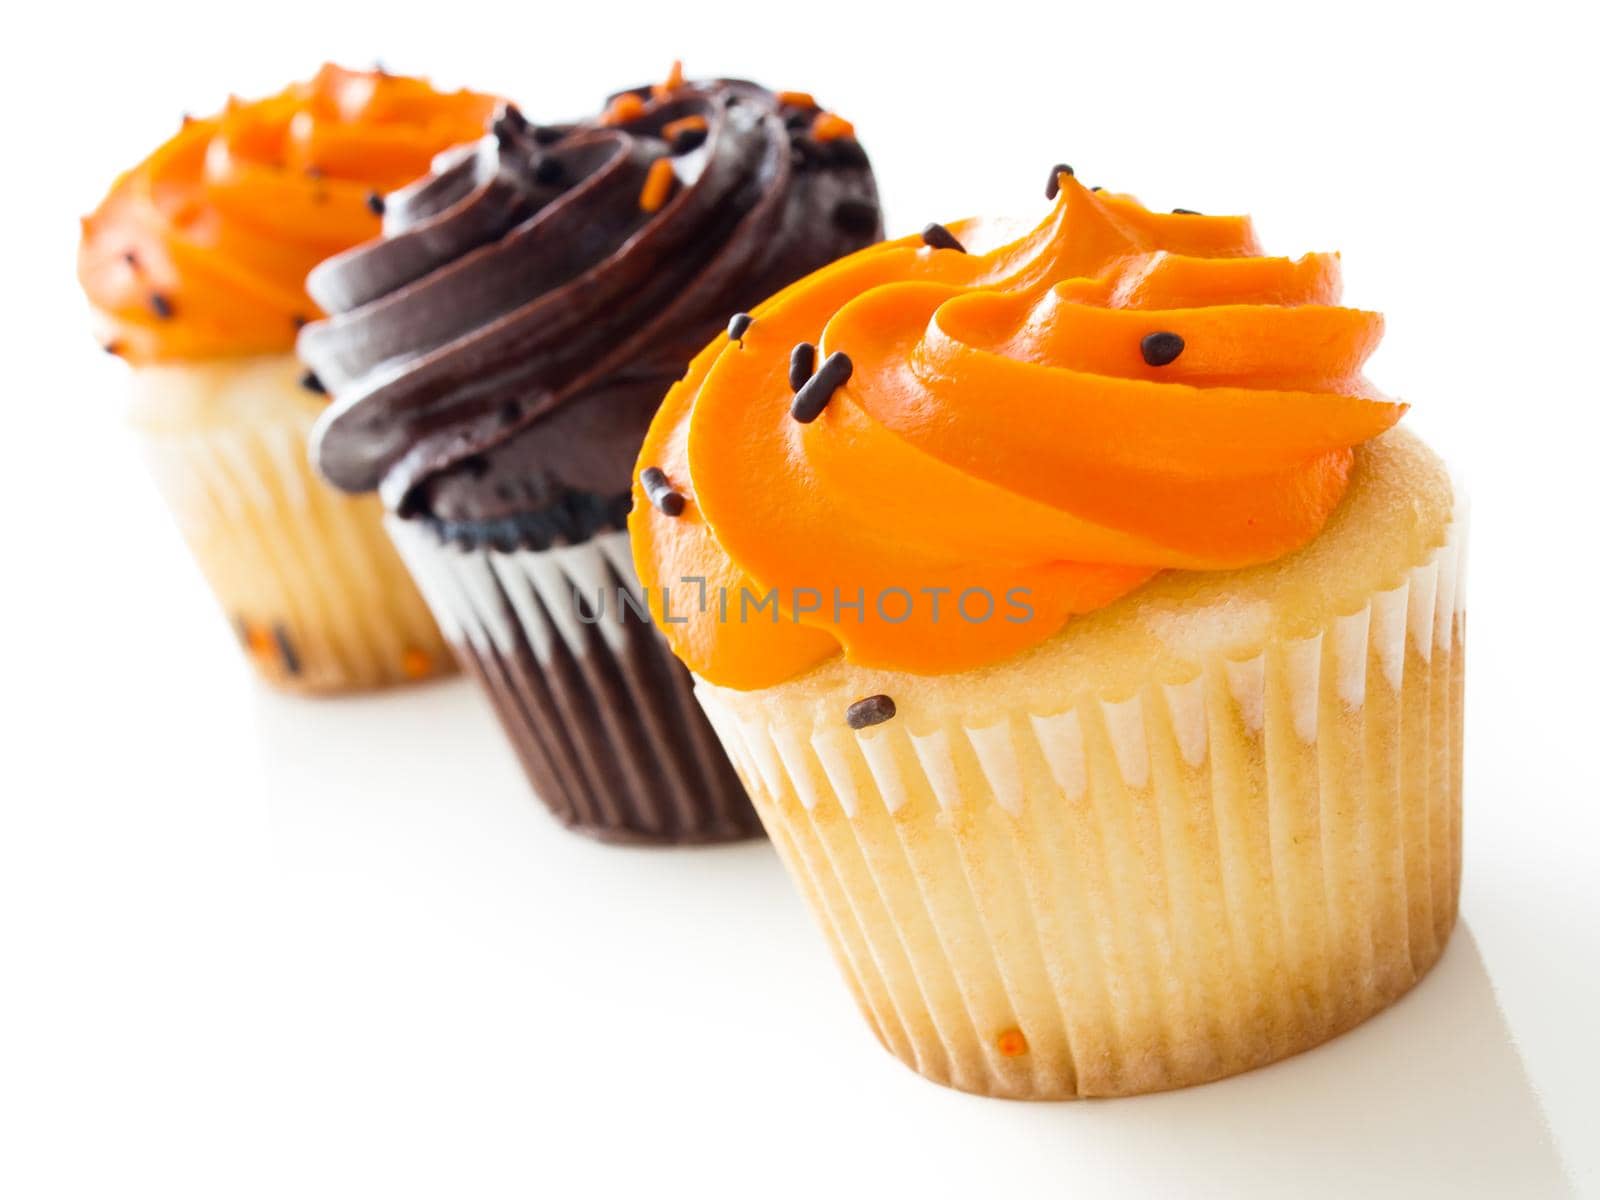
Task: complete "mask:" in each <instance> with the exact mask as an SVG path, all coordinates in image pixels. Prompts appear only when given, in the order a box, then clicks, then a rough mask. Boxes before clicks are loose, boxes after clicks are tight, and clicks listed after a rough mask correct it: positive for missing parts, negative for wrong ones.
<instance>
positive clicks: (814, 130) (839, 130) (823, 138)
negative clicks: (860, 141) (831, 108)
mask: <svg viewBox="0 0 1600 1200" xmlns="http://www.w3.org/2000/svg"><path fill="white" fill-rule="evenodd" d="M855 135H856V127H855V126H854V125H852V124H850V122H849V121H846V120H845V119H844V118H843V117H841V116H840V115H839V114H838V113H831V112H824V113H818V114H817V119H816V120H815V121H813V122H811V136H812V137H813V138H815V139H816V140H817V141H819V142H834V141H838V140H839V139H840V138H853V137H855Z"/></svg>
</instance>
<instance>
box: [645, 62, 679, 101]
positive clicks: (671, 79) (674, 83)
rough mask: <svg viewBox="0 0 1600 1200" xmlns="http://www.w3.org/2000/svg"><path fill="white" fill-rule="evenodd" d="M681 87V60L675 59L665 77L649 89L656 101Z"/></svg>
mask: <svg viewBox="0 0 1600 1200" xmlns="http://www.w3.org/2000/svg"><path fill="white" fill-rule="evenodd" d="M682 86H683V60H682V59H679V58H675V59H673V60H672V67H671V69H670V70H668V71H667V77H666V78H665V79H663V80H662V81H661V82H660V83H658V84H656V85H655V86H654V87H652V88H651V89H650V94H651V95H652V96H654V97H655V98H656V99H658V100H659V99H662V98H663V97H666V96H670V95H672V93H673V92H675V91H677V90H678V89H679V88H681V87H682Z"/></svg>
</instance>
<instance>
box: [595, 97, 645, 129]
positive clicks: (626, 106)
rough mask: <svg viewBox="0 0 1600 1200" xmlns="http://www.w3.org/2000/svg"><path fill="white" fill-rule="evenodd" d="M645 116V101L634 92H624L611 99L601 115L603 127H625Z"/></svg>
mask: <svg viewBox="0 0 1600 1200" xmlns="http://www.w3.org/2000/svg"><path fill="white" fill-rule="evenodd" d="M643 115H644V101H643V100H641V99H640V98H639V96H638V95H637V94H635V93H633V92H622V93H620V94H618V95H616V96H613V97H612V98H611V103H610V104H608V105H606V110H605V112H603V113H601V114H600V124H602V125H623V124H626V123H627V122H629V121H636V120H638V119H639V118H640V117H642V116H643Z"/></svg>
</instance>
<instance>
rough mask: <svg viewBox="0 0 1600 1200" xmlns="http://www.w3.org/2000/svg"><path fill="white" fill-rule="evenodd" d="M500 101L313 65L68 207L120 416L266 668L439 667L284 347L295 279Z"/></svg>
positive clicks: (302, 295)
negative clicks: (95, 197)
mask: <svg viewBox="0 0 1600 1200" xmlns="http://www.w3.org/2000/svg"><path fill="white" fill-rule="evenodd" d="M494 105H495V101H494V100H493V99H492V98H490V97H487V96H481V95H477V94H474V93H471V92H454V93H443V92H438V91H435V90H434V89H433V88H432V87H430V86H429V85H428V84H427V83H426V82H424V81H422V80H420V79H410V78H405V77H401V76H392V75H387V74H385V73H383V72H381V71H371V72H357V71H345V70H341V69H339V68H337V67H332V66H326V67H323V68H322V70H321V71H319V72H318V73H317V75H316V77H315V78H314V79H312V80H310V81H309V82H307V83H299V84H294V85H293V86H291V87H289V88H287V89H286V90H284V91H283V92H280V93H279V94H278V95H276V96H271V97H269V98H267V99H264V100H258V101H249V102H246V101H238V100H232V101H230V102H229V104H228V106H227V108H226V109H225V110H224V111H223V112H222V113H220V114H219V115H217V116H215V117H210V118H207V119H204V120H193V119H189V118H185V120H184V123H183V127H182V128H181V129H180V130H179V131H178V133H177V134H175V135H174V136H173V137H172V138H171V139H170V140H169V141H167V142H166V143H165V144H164V145H162V146H161V147H160V148H159V149H158V150H156V151H155V152H154V153H153V154H151V155H150V157H148V158H147V159H145V160H144V162H142V163H140V164H139V165H138V166H137V167H135V168H134V169H133V170H132V171H129V172H128V173H126V174H125V175H123V176H122V177H121V178H119V179H118V180H117V182H116V184H115V185H114V186H113V187H112V189H111V192H110V194H109V195H107V197H106V199H105V200H104V201H103V202H102V204H101V205H100V207H99V208H98V209H97V210H96V211H95V213H94V214H93V215H92V216H89V217H87V218H85V219H84V223H83V240H82V244H81V247H80V250H79V256H78V276H79V279H80V281H81V282H82V284H83V288H84V291H85V292H87V293H88V296H89V300H90V303H91V304H92V306H93V312H94V319H95V326H96V331H97V333H98V336H99V337H100V340H101V344H102V345H103V346H104V348H105V349H106V350H107V351H108V352H110V353H112V354H115V355H117V356H119V357H121V358H123V359H124V360H126V361H127V362H128V364H129V365H130V367H132V379H133V397H132V401H131V405H130V410H129V411H130V417H131V423H132V426H133V428H134V430H135V432H136V434H137V436H138V439H139V442H140V444H141V445H142V447H143V449H144V450H145V452H146V456H147V458H148V460H149V462H150V466H151V469H152V471H153V474H154V476H155V479H156V482H157V484H158V486H159V487H160V489H161V491H162V493H163V495H164V496H165V497H166V499H167V501H168V503H169V504H170V505H171V507H172V509H173V512H174V513H175V515H176V516H177V518H178V521H179V524H180V525H181V527H182V529H183V533H184V537H185V539H186V540H187V541H188V543H189V545H190V548H191V549H192V550H193V552H194V554H195V556H196V558H197V559H198V560H199V562H200V565H201V567H202V569H203V570H204V572H205V574H206V577H207V579H208V580H209V581H210V583H211V586H212V589H213V590H214V592H215V593H216V595H217V598H218V599H219V600H220V601H221V603H222V605H223V607H224V609H225V610H226V612H227V613H228V615H229V617H230V618H231V619H232V621H233V623H234V625H235V627H236V629H237V630H238V633H239V636H240V639H241V640H242V642H243V643H244V645H245V647H246V649H247V650H248V652H249V654H250V657H251V659H252V660H253V661H254V662H255V664H256V666H257V667H258V669H259V670H260V672H261V674H262V675H263V676H265V677H266V678H267V679H268V680H270V681H272V682H273V683H277V684H281V685H284V686H288V687H292V688H296V689H301V690H307V691H332V690H339V689H346V688H362V687H376V686H381V685H384V684H388V683H393V682H397V681H401V680H406V679H417V678H423V677H426V676H429V675H433V674H437V673H439V672H443V671H447V670H449V669H451V660H450V656H449V652H448V650H447V649H446V647H445V644H444V643H443V641H442V640H441V639H440V636H439V632H438V629H437V628H436V626H435V625H434V622H433V619H432V617H431V616H430V615H429V613H428V610H427V607H426V605H424V604H423V602H422V600H421V598H420V597H419V596H418V595H417V592H416V590H415V588H414V587H413V585H412V583H411V580H410V578H409V576H408V574H407V572H406V571H405V569H404V567H403V566H402V565H401V563H400V561H399V559H398V557H397V556H396V554H395V552H394V550H393V548H392V547H391V545H390V544H389V541H388V539H387V537H386V536H385V535H384V533H383V530H382V526H381V513H380V510H379V506H378V504H377V502H376V501H375V500H372V499H371V498H362V497H349V496H343V495H340V494H339V493H337V492H335V491H333V490H332V489H330V488H329V487H327V486H326V485H325V484H324V483H322V482H321V481H320V480H319V479H318V478H317V477H316V476H315V474H314V473H313V472H312V470H311V468H310V466H309V464H308V461H307V458H306V439H307V437H308V435H309V433H310V430H311V426H312V424H313V423H314V422H315V421H316V419H317V418H318V417H319V416H320V415H321V413H322V411H323V409H324V408H325V407H326V403H327V398H326V396H325V395H324V394H323V393H322V390H321V388H320V387H319V385H318V383H317V381H316V380H315V379H314V378H313V377H311V376H309V375H306V374H305V372H304V371H303V370H302V368H301V367H300V366H299V364H298V362H297V360H296V359H295V356H294V342H295V337H296V334H297V333H298V331H299V329H300V327H301V326H303V325H304V324H306V323H307V322H308V321H310V320H313V319H314V318H316V317H317V316H319V315H320V312H319V310H318V309H317V307H316V306H315V305H314V304H313V303H312V301H311V299H310V298H309V297H308V296H307V295H306V290H305V278H306V274H307V272H308V271H310V269H311V268H312V267H313V266H315V265H316V264H317V263H318V262H320V261H321V260H322V259H323V258H326V257H327V256H328V255H330V254H333V253H336V252H337V251H340V250H343V249H346V248H348V247H350V246H353V245H355V244H357V243H359V242H363V241H366V240H367V239H369V238H371V237H374V236H376V235H377V233H378V231H379V229H380V227H381V216H380V214H381V212H382V195H383V193H385V192H387V191H389V190H391V189H394V188H397V187H399V186H401V185H402V184H405V183H408V182H410V181H411V180H412V179H414V178H416V177H417V176H418V175H421V174H422V173H423V172H425V171H426V170H427V169H428V165H429V163H430V161H431V160H432V158H433V156H434V155H435V154H436V153H438V152H439V151H441V150H444V149H446V148H448V147H450V146H453V145H456V144H457V143H460V142H464V141H471V140H472V139H474V138H476V137H478V136H479V135H480V134H481V133H482V132H483V130H484V129H485V127H486V126H487V124H488V121H489V119H490V117H491V114H492V111H493V109H494Z"/></svg>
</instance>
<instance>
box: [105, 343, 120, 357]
mask: <svg viewBox="0 0 1600 1200" xmlns="http://www.w3.org/2000/svg"><path fill="white" fill-rule="evenodd" d="M100 349H102V350H104V351H105V352H106V353H107V354H109V355H111V356H113V357H115V358H120V357H121V356H122V343H121V342H107V343H106V344H105V345H103V346H101V347H100Z"/></svg>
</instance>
